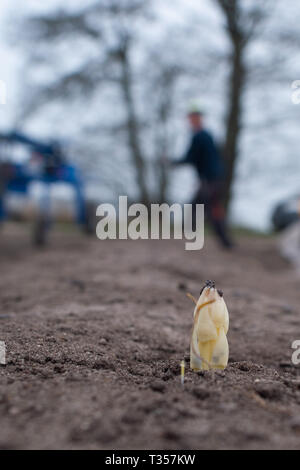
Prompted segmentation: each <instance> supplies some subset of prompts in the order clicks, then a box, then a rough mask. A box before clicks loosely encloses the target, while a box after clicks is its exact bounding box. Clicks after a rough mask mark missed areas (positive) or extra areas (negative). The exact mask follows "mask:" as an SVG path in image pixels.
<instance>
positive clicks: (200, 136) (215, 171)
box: [176, 130, 224, 182]
mask: <svg viewBox="0 0 300 470" xmlns="http://www.w3.org/2000/svg"><path fill="white" fill-rule="evenodd" d="M176 163H177V164H184V163H189V164H191V165H193V166H194V167H195V168H196V170H197V172H198V174H199V176H200V178H202V179H204V180H206V181H208V182H210V181H219V180H222V179H223V178H224V165H223V161H222V157H221V155H220V153H219V151H218V149H217V147H216V145H215V142H214V140H213V138H212V136H211V135H210V134H209V132H207V131H206V130H200V131H198V132H196V133H195V134H194V135H193V138H192V142H191V145H190V148H189V150H188V152H187V153H186V155H185V156H184V157H183V158H182V159H181V160H179V161H177V162H176Z"/></svg>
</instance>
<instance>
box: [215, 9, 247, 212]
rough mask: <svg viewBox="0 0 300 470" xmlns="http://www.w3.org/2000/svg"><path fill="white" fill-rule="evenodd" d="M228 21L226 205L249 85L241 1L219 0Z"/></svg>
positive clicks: (225, 145)
mask: <svg viewBox="0 0 300 470" xmlns="http://www.w3.org/2000/svg"><path fill="white" fill-rule="evenodd" d="M217 3H218V4H219V6H220V8H221V10H222V11H223V14H224V16H225V20H226V30H227V33H228V37H229V39H230V41H231V45H232V54H231V61H230V65H231V71H230V74H229V83H228V96H229V102H228V112H227V115H226V134H225V142H224V148H223V150H224V156H225V160H226V169H227V174H226V184H225V195H224V199H225V204H226V207H228V205H229V203H230V199H231V193H232V184H233V179H234V170H235V166H236V161H237V157H238V144H239V137H240V130H241V122H242V97H243V90H244V86H245V82H246V70H245V66H244V51H245V46H246V44H247V40H248V39H249V37H247V34H246V31H245V30H244V29H243V25H242V24H241V21H240V13H241V2H240V0H217Z"/></svg>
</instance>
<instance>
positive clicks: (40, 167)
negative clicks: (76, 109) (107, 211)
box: [0, 132, 95, 245]
mask: <svg viewBox="0 0 300 470" xmlns="http://www.w3.org/2000/svg"><path fill="white" fill-rule="evenodd" d="M20 146H21V147H23V148H24V147H25V148H26V149H27V152H26V155H27V156H26V158H25V161H22V162H21V163H20V162H17V161H15V159H14V153H15V148H16V147H20ZM32 182H39V183H42V188H43V191H42V196H41V197H40V198H39V207H38V214H37V216H36V220H35V222H34V230H33V242H34V243H35V244H36V245H43V244H45V242H46V240H47V233H48V230H49V228H50V226H51V214H50V203H51V201H50V199H51V195H50V188H51V185H53V184H55V183H65V184H68V185H70V186H71V187H72V188H73V190H74V205H75V213H76V222H77V223H78V224H79V225H80V226H81V227H82V228H83V230H84V232H85V233H87V234H91V233H95V232H94V230H95V204H94V203H92V202H91V201H88V200H87V199H86V196H85V190H84V184H83V180H82V178H81V175H80V171H79V170H78V168H76V167H75V166H73V165H72V164H70V163H69V161H68V159H67V157H66V156H65V155H64V153H63V151H62V146H61V144H60V143H59V142H56V141H51V142H49V143H44V142H39V141H37V140H35V139H32V138H30V137H28V136H26V135H24V134H21V133H19V132H11V133H9V134H0V224H1V223H2V222H4V221H5V220H6V219H7V218H9V214H8V213H7V210H6V204H5V201H6V197H7V195H8V194H9V193H10V192H13V193H18V194H19V195H24V196H26V195H27V194H28V192H29V186H30V184H31V183H32Z"/></svg>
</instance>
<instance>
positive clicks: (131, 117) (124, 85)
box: [120, 43, 151, 205]
mask: <svg viewBox="0 0 300 470" xmlns="http://www.w3.org/2000/svg"><path fill="white" fill-rule="evenodd" d="M120 59H121V67H122V77H121V82H120V84H121V89H122V93H123V97H124V102H125V107H126V111H127V131H128V141H129V146H130V149H131V154H132V159H133V163H134V167H135V171H136V181H137V186H138V188H139V191H140V202H142V203H143V204H146V205H149V204H150V202H151V201H150V196H149V192H148V187H147V181H146V167H145V161H144V158H143V153H142V149H141V145H140V139H139V123H138V119H137V117H136V112H135V106H134V99H133V94H132V77H131V70H130V63H129V57H128V48H127V44H126V43H125V45H124V47H123V49H122V51H121V54H120Z"/></svg>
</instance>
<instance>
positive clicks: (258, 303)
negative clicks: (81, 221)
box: [0, 226, 300, 449]
mask: <svg viewBox="0 0 300 470" xmlns="http://www.w3.org/2000/svg"><path fill="white" fill-rule="evenodd" d="M0 235H1V236H0V265H1V278H0V340H4V341H5V342H6V344H7V350H8V351H7V365H6V366H2V367H0V422H1V426H0V448H2V449H11V448H25V449H32V448H33V449H38V448H39V449H41V448H43V449H53V448H63V449H69V448H71V449H79V448H85V449H96V448H100V449H154V448H155V449H204V448H209V449H217V448H218V449H227V448H234V449H254V448H259V449H271V448H272V449H283V448H299V447H300V366H298V367H297V366H293V365H292V363H291V354H292V349H291V343H292V341H293V340H295V339H300V328H299V300H300V289H299V279H297V278H296V277H295V275H294V273H293V271H292V270H291V269H290V268H289V266H287V265H286V263H285V262H283V261H282V260H281V259H280V257H279V256H278V254H277V252H276V248H275V242H274V241H272V240H269V239H257V238H243V239H241V241H240V245H239V247H238V249H237V250H236V252H235V253H227V252H223V251H221V250H220V249H218V248H217V247H216V245H215V243H214V241H213V240H208V241H206V244H205V248H204V250H202V251H201V252H186V251H185V250H184V245H183V244H182V243H181V242H174V241H173V242H172V241H171V242H157V241H152V242H151V241H149V242H131V241H111V242H105V243H103V242H100V241H98V240H93V239H92V240H89V241H87V240H86V239H85V238H83V237H81V236H80V235H79V234H67V233H53V236H52V240H51V244H50V245H49V246H48V247H47V248H46V249H44V250H41V251H35V250H34V249H33V248H31V247H30V242H29V238H28V235H27V233H26V232H25V231H24V229H15V228H13V227H11V226H6V228H5V230H4V233H1V234H0ZM206 279H214V280H215V281H216V283H217V286H218V287H220V288H222V290H223V291H224V296H225V300H226V302H227V305H228V309H229V312H230V321H231V323H230V331H229V335H228V340H229V345H230V363H229V366H228V368H227V369H226V370H225V371H217V372H215V373H211V372H205V373H199V374H197V373H193V372H191V371H189V370H188V371H187V374H186V383H185V386H184V389H182V387H181V386H180V376H179V374H180V367H179V363H180V361H181V359H182V358H183V357H185V358H186V360H187V361H188V353H189V339H190V331H191V326H192V312H193V305H192V304H191V301H190V300H189V299H188V298H186V296H185V292H186V291H189V292H191V293H192V294H194V295H195V296H197V295H198V293H199V291H200V288H201V286H202V284H203V283H204V281H205V280H206Z"/></svg>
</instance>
